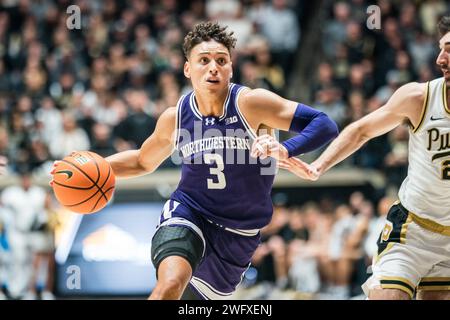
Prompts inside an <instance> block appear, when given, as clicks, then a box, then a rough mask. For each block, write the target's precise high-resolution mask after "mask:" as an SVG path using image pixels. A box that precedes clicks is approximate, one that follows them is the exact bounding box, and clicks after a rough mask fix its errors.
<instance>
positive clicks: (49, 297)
mask: <svg viewBox="0 0 450 320" xmlns="http://www.w3.org/2000/svg"><path fill="white" fill-rule="evenodd" d="M41 299H42V300H55V295H54V294H53V293H51V292H50V291H48V290H45V291H42V292H41Z"/></svg>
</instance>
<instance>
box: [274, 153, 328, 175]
mask: <svg viewBox="0 0 450 320" xmlns="http://www.w3.org/2000/svg"><path fill="white" fill-rule="evenodd" d="M278 167H279V168H281V169H286V170H289V171H290V172H292V173H293V174H295V175H297V176H299V177H300V178H302V179H306V180H312V181H316V180H317V179H319V176H320V173H319V171H318V170H317V169H316V167H314V166H313V165H311V164H308V163H306V162H304V161H302V160H300V159H298V158H294V157H293V158H289V159H286V160H280V161H278Z"/></svg>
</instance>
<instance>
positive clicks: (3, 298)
mask: <svg viewBox="0 0 450 320" xmlns="http://www.w3.org/2000/svg"><path fill="white" fill-rule="evenodd" d="M0 300H8V298H7V297H6V296H5V294H4V293H3V291H1V290H0Z"/></svg>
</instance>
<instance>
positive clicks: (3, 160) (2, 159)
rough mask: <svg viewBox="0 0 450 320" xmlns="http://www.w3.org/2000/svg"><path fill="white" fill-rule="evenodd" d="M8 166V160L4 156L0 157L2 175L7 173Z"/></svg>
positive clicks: (0, 173)
mask: <svg viewBox="0 0 450 320" xmlns="http://www.w3.org/2000/svg"><path fill="white" fill-rule="evenodd" d="M7 164H8V159H7V158H6V157H4V156H0V175H4V174H5V173H6V165H7Z"/></svg>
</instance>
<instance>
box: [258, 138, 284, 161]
mask: <svg viewBox="0 0 450 320" xmlns="http://www.w3.org/2000/svg"><path fill="white" fill-rule="evenodd" d="M251 156H252V157H254V158H256V157H260V158H261V159H264V158H267V157H272V158H275V159H277V160H285V159H287V158H289V153H288V151H287V150H286V148H285V147H284V146H283V145H282V144H281V143H279V142H278V141H277V139H275V138H274V137H272V136H271V135H268V134H263V135H262V136H259V137H257V138H256V139H255V141H254V142H253V145H252V150H251Z"/></svg>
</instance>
